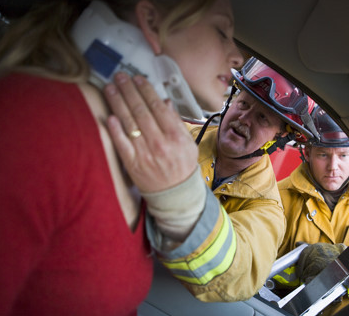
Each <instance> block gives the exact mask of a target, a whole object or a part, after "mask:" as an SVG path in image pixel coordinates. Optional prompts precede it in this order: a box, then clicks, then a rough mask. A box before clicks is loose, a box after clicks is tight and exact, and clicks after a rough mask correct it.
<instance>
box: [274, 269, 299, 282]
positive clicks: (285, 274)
mask: <svg viewBox="0 0 349 316" xmlns="http://www.w3.org/2000/svg"><path fill="white" fill-rule="evenodd" d="M273 279H275V280H276V281H277V282H279V283H280V284H284V285H287V286H292V287H293V286H299V285H300V282H299V278H297V276H296V266H294V265H293V266H291V267H288V268H286V269H285V270H283V271H282V272H280V273H279V274H277V275H275V276H274V277H273Z"/></svg>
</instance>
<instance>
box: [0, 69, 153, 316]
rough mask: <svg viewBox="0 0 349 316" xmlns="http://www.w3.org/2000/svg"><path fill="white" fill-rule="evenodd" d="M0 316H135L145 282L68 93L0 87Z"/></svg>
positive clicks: (93, 138) (24, 83)
mask: <svg viewBox="0 0 349 316" xmlns="http://www.w3.org/2000/svg"><path fill="white" fill-rule="evenodd" d="M0 109H1V112H0V315H1V316H3V315H26V316H31V315H35V316H38V315H40V316H42V315H49V316H55V315H59V316H62V315H65V316H67V315H74V316H79V315H81V316H90V315H91V316H92V315H103V316H108V315H113V316H121V315H135V310H136V307H137V305H138V304H139V303H140V302H141V301H142V300H143V299H144V298H145V296H146V294H147V291H148V289H149V287H150V283H151V279H152V260H151V258H150V256H149V251H150V250H149V246H148V242H147V241H146V238H145V231H144V215H142V216H141V219H140V221H139V224H138V227H137V228H136V230H135V232H131V231H130V229H129V227H128V226H127V224H126V222H125V219H124V217H123V213H122V211H121V209H120V205H119V203H118V198H117V196H116V194H115V190H114V187H113V184H112V179H111V176H110V174H109V170H108V166H107V161H106V157H105V154H104V151H103V148H102V143H101V140H100V138H99V133H98V130H97V126H96V124H95V122H94V119H93V117H92V115H91V113H90V111H89V108H88V106H87V104H86V102H85V101H84V99H83V97H82V95H81V93H80V91H79V89H78V88H77V87H76V85H74V84H67V83H62V82H58V81H53V80H47V79H42V78H38V77H33V76H29V75H23V74H16V75H10V76H8V77H5V78H2V79H0Z"/></svg>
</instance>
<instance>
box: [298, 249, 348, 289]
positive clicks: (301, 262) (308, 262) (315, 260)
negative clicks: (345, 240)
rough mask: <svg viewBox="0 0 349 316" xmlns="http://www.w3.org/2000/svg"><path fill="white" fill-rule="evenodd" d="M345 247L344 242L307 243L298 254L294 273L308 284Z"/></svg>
mask: <svg viewBox="0 0 349 316" xmlns="http://www.w3.org/2000/svg"><path fill="white" fill-rule="evenodd" d="M346 248H347V246H346V245H344V244H334V245H332V244H328V243H316V244H313V245H309V246H308V247H306V248H305V249H304V250H303V251H302V252H301V254H300V256H299V259H298V262H297V266H296V275H297V276H298V277H299V279H300V280H301V281H302V282H304V283H305V284H308V283H309V282H310V281H311V280H312V279H313V278H315V277H316V276H317V275H318V274H319V273H320V272H321V271H322V270H323V269H324V268H326V267H327V265H328V264H329V263H331V262H332V261H333V260H335V259H336V258H337V257H338V256H339V255H340V254H341V253H342V252H343V251H344V250H345V249H346Z"/></svg>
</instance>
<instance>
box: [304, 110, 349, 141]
mask: <svg viewBox="0 0 349 316" xmlns="http://www.w3.org/2000/svg"><path fill="white" fill-rule="evenodd" d="M312 118H313V120H314V124H315V127H316V129H317V130H318V132H319V135H320V140H310V143H311V144H312V145H313V146H316V147H349V137H348V135H347V134H346V133H344V132H343V131H342V129H341V128H340V127H339V126H338V125H337V123H336V122H335V121H334V120H333V119H332V118H331V117H330V116H329V115H328V114H327V113H326V112H325V111H324V110H323V109H321V108H320V107H319V106H317V107H316V108H315V109H314V110H313V112H312Z"/></svg>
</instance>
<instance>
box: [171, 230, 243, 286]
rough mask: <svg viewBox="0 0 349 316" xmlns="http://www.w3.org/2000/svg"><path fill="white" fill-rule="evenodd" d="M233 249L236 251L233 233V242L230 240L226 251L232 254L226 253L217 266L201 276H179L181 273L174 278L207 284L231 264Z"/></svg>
mask: <svg viewBox="0 0 349 316" xmlns="http://www.w3.org/2000/svg"><path fill="white" fill-rule="evenodd" d="M235 251H236V235H235V234H234V237H233V242H232V244H231V246H230V248H229V252H228V254H232V256H228V255H227V256H226V257H225V259H224V261H223V262H222V263H221V264H220V265H219V266H217V267H216V268H215V269H212V270H210V271H208V272H207V273H206V274H205V275H204V276H203V277H201V278H190V277H185V276H181V275H175V276H176V278H178V279H180V280H183V281H186V282H188V283H192V284H198V285H203V284H207V283H208V282H210V281H211V280H212V279H213V278H214V277H216V276H218V275H221V274H222V273H224V272H225V271H227V270H228V268H229V267H230V266H231V263H232V261H233V259H234V255H235Z"/></svg>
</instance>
